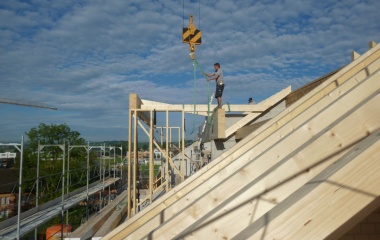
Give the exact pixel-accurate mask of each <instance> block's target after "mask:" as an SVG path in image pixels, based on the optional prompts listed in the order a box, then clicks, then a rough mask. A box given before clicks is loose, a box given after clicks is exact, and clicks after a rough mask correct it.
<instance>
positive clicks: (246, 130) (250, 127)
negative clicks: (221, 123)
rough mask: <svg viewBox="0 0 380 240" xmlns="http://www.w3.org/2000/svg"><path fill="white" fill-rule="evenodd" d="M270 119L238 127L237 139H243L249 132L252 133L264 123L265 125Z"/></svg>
mask: <svg viewBox="0 0 380 240" xmlns="http://www.w3.org/2000/svg"><path fill="white" fill-rule="evenodd" d="M269 120H270V119H267V120H264V121H261V122H257V123H256V122H255V123H253V124H251V125H248V126H245V127H242V128H240V129H238V130H237V131H236V133H235V140H241V139H243V138H245V137H246V136H248V135H249V134H251V133H252V132H253V131H255V130H257V129H259V127H261V126H262V125H264V124H265V123H266V122H268V121H269Z"/></svg>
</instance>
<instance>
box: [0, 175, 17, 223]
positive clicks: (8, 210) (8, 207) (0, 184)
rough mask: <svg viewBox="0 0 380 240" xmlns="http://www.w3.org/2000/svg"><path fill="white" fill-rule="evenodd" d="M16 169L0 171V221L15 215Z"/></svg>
mask: <svg viewBox="0 0 380 240" xmlns="http://www.w3.org/2000/svg"><path fill="white" fill-rule="evenodd" d="M18 174H19V173H18V169H3V168H1V169H0V219H7V218H10V217H13V216H15V215H17V195H18V187H17V185H18Z"/></svg>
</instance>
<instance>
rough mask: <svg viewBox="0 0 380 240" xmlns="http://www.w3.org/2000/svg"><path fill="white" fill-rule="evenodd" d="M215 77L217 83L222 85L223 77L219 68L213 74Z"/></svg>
mask: <svg viewBox="0 0 380 240" xmlns="http://www.w3.org/2000/svg"><path fill="white" fill-rule="evenodd" d="M215 75H218V76H219V77H218V79H217V83H222V84H223V83H224V77H223V71H222V69H221V68H219V69H218V71H216V72H215Z"/></svg>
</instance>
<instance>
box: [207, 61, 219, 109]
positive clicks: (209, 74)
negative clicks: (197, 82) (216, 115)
mask: <svg viewBox="0 0 380 240" xmlns="http://www.w3.org/2000/svg"><path fill="white" fill-rule="evenodd" d="M214 68H215V72H214V73H205V72H203V74H204V75H206V76H207V77H211V78H208V79H207V81H210V80H215V82H216V90H215V98H216V99H217V100H218V108H221V107H222V95H223V90H224V78H223V71H222V69H221V68H220V64H219V63H214Z"/></svg>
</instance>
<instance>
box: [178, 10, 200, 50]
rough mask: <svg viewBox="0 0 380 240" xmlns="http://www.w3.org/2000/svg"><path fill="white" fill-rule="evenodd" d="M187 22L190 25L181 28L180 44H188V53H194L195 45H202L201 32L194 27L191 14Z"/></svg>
mask: <svg viewBox="0 0 380 240" xmlns="http://www.w3.org/2000/svg"><path fill="white" fill-rule="evenodd" d="M189 22H190V24H189V26H188V27H187V28H182V42H184V43H188V44H190V51H191V52H194V51H195V45H200V44H201V43H202V31H201V30H199V29H197V28H196V27H195V25H194V23H193V15H192V14H190V19H189ZM192 49H193V51H192Z"/></svg>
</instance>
